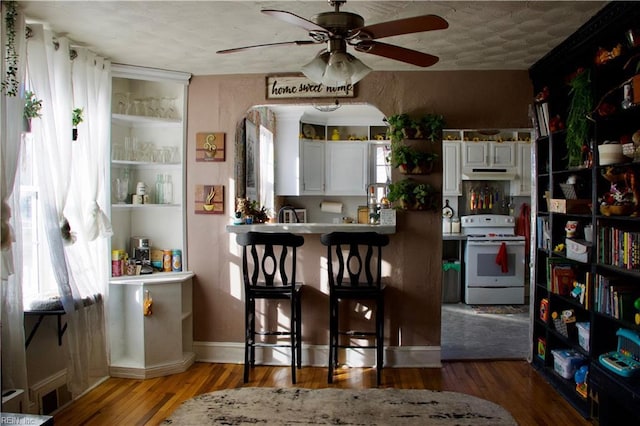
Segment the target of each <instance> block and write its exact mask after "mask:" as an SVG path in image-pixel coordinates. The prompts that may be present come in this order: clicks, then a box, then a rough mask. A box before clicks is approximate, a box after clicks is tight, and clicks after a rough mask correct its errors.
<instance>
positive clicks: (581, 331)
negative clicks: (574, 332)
mask: <svg viewBox="0 0 640 426" xmlns="http://www.w3.org/2000/svg"><path fill="white" fill-rule="evenodd" d="M576 327H577V328H578V343H579V344H580V346H582V349H584V350H585V351H588V350H589V328H590V324H589V323H588V322H577V323H576Z"/></svg>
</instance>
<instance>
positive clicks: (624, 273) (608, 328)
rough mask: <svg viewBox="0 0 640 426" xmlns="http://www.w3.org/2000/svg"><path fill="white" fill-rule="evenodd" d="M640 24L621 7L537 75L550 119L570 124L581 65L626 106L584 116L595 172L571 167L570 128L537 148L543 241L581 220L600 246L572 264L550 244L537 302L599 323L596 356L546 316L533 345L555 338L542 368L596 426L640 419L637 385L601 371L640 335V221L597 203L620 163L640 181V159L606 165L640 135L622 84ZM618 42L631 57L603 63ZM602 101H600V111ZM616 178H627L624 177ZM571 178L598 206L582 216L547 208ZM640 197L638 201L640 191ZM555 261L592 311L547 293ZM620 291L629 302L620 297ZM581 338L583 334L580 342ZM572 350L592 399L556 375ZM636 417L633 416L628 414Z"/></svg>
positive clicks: (639, 14) (534, 70) (595, 89)
mask: <svg viewBox="0 0 640 426" xmlns="http://www.w3.org/2000/svg"><path fill="white" fill-rule="evenodd" d="M639 20H640V8H639V7H638V6H637V4H632V3H630V2H611V3H609V4H607V5H606V6H605V7H604V8H603V9H602V11H601V12H600V13H598V14H597V15H595V16H594V17H593V18H592V19H591V20H590V21H589V22H588V23H587V24H585V25H584V26H583V27H582V28H580V29H579V30H578V31H577V32H576V34H574V35H572V36H570V37H569V38H568V39H567V40H566V41H565V42H563V43H561V44H560V45H559V46H558V47H557V48H555V49H554V50H553V51H551V52H550V53H549V54H547V55H546V56H545V57H544V58H543V59H541V60H540V61H538V62H537V63H536V64H535V65H534V66H532V67H531V68H530V70H529V74H530V77H531V80H532V82H533V86H534V96H535V95H536V93H539V92H541V91H545V89H546V90H547V91H548V96H547V100H546V107H548V110H549V114H548V115H549V116H556V115H559V116H560V117H561V119H562V120H566V119H567V116H568V114H567V112H568V111H570V109H571V106H572V102H573V95H574V93H575V91H574V90H573V89H572V88H571V86H570V85H568V84H567V81H568V80H569V78H570V76H571V75H573V73H575V71H576V69H578V68H579V67H581V68H584V69H585V70H589V71H590V72H591V75H590V81H589V85H590V88H591V93H592V94H593V98H594V99H595V103H596V104H597V103H598V102H600V100H601V99H602V100H603V101H607V102H610V103H611V104H612V105H614V106H615V108H616V111H615V112H614V113H613V114H612V115H611V116H606V117H599V116H594V117H588V116H586V117H585V116H584V114H582V113H581V115H580V116H578V117H583V120H584V122H582V123H579V125H580V124H583V125H584V126H585V127H586V129H587V135H586V136H585V137H583V141H585V142H589V146H590V147H591V149H592V150H593V151H594V152H593V162H592V164H593V166H592V167H589V168H587V167H580V168H571V169H569V168H568V167H566V166H567V157H568V155H567V154H568V151H567V146H566V141H567V139H568V137H569V136H570V135H569V132H568V131H567V130H566V129H565V130H562V131H559V132H551V133H550V134H549V135H548V136H545V137H544V138H539V139H538V143H537V144H536V145H535V149H536V153H535V154H536V158H537V164H536V167H535V170H536V171H537V175H536V188H537V198H536V199H537V200H538V201H539V203H537V206H536V207H537V211H534V212H533V213H534V216H535V218H536V225H537V227H538V229H536V230H535V232H534V233H535V234H536V235H540V236H542V235H543V233H542V231H543V229H542V227H543V226H544V227H545V231H546V232H545V235H544V236H545V238H547V237H548V238H550V241H551V243H552V244H553V246H555V245H556V244H558V243H564V242H565V224H566V222H567V220H577V221H578V222H579V227H584V226H585V225H587V224H591V225H592V227H593V231H592V232H593V245H592V246H591V247H590V250H591V252H590V253H589V259H588V261H587V262H578V261H576V260H573V259H569V258H567V257H566V255H565V254H564V253H552V252H550V251H548V250H545V249H541V248H538V249H537V250H535V251H532V256H533V259H532V263H533V265H534V269H533V271H532V277H531V279H532V280H533V281H534V282H535V283H541V284H536V285H535V286H533V287H532V291H533V293H534V294H533V295H532V297H533V300H534V301H535V303H536V304H539V303H540V301H541V300H542V299H543V298H546V299H548V300H549V307H548V310H549V312H554V311H555V312H559V311H561V310H563V309H573V311H574V313H575V316H576V319H577V321H578V322H583V321H589V323H590V336H589V350H585V349H583V348H582V347H581V346H580V345H579V344H578V343H579V342H578V337H579V333H578V332H577V330H573V331H572V332H570V333H569V338H566V337H564V336H563V335H561V334H560V333H559V332H558V331H556V330H555V327H554V326H553V323H552V322H550V323H549V324H545V323H543V322H542V321H540V320H535V321H534V327H535V328H534V332H535V333H534V335H533V341H532V344H533V347H534V348H537V338H539V337H544V338H546V339H547V360H546V361H541V360H536V359H535V358H536V352H535V351H534V352H533V357H534V361H533V362H532V364H533V365H534V367H535V368H536V369H539V371H541V372H542V374H543V375H544V376H545V378H546V379H547V380H548V381H549V382H550V383H551V384H552V385H553V386H554V387H555V388H556V389H557V391H558V393H559V394H560V395H562V396H563V397H564V398H565V399H567V401H569V402H570V403H571V404H572V405H574V407H576V409H577V410H578V411H580V412H581V413H582V414H583V415H584V416H585V417H587V416H589V415H591V414H593V416H594V423H599V424H600V425H602V426H606V425H617V424H622V421H623V420H627V419H630V418H636V417H633V416H637V407H638V405H637V404H638V400H639V399H640V398H639V397H638V387H637V386H636V387H635V388H633V387H629V386H627V385H628V383H629V382H628V381H627V380H625V379H624V378H622V377H616V375H612V374H607V373H606V372H605V373H604V374H602V372H601V371H600V370H602V369H601V368H597V366H598V363H599V361H598V357H599V355H600V354H602V353H605V352H608V351H612V350H616V348H617V346H618V336H617V335H616V331H617V330H618V329H619V328H629V329H632V330H636V331H639V332H640V326H636V325H635V324H631V321H632V320H633V316H634V314H635V311H634V310H633V307H630V306H629V302H631V304H632V303H633V301H634V300H635V299H636V298H637V297H640V284H638V283H640V279H639V278H640V270H638V269H625V267H624V266H623V265H626V266H632V267H634V268H638V262H637V261H636V258H635V257H634V256H633V254H634V249H635V248H636V245H635V244H636V239H637V238H638V236H640V218H637V217H630V216H604V215H602V214H600V211H599V206H598V202H597V201H596V200H597V198H598V197H601V196H602V195H604V194H605V193H606V192H609V191H611V187H612V183H611V182H610V181H608V180H607V179H605V178H604V177H603V176H602V174H603V172H604V171H605V170H608V169H609V168H611V167H613V168H617V167H620V168H624V169H627V168H629V169H631V170H632V171H633V172H634V173H636V176H635V177H636V178H637V177H640V175H639V174H638V173H640V167H639V166H638V165H640V162H638V163H632V162H622V163H616V164H608V165H599V160H600V156H599V151H598V148H597V146H599V145H602V144H603V143H604V141H607V140H609V141H620V140H621V139H622V137H623V136H631V134H633V133H634V132H636V131H637V130H638V119H639V118H640V107H634V108H632V109H629V110H621V109H620V103H621V102H622V89H618V87H619V86H620V83H621V82H623V81H626V80H627V79H628V78H629V77H631V75H633V74H630V73H636V71H635V70H623V66H624V64H625V62H627V60H628V59H629V58H630V57H631V56H633V55H637V54H638V52H640V47H635V48H633V49H631V51H629V49H628V48H627V45H626V43H627V41H626V34H625V33H626V31H627V29H629V28H635V24H636V23H637V22H638V21H639ZM618 43H621V44H623V46H624V52H623V54H622V56H621V57H619V58H615V59H612V60H610V61H609V62H607V63H606V64H603V65H596V64H594V52H597V51H598V49H599V48H601V47H602V48H604V49H611V48H612V47H613V46H616V45H617V44H618ZM634 66H635V64H634ZM596 104H594V109H595V107H596ZM543 112H544V111H543ZM593 115H595V114H593ZM543 118H544V115H543ZM616 174H620V173H618V172H616ZM571 175H576V176H577V177H578V179H579V182H577V183H581V184H584V185H582V186H583V188H581V191H580V192H581V193H580V194H578V195H579V198H582V199H588V200H589V202H593V204H594V205H593V207H592V208H591V209H585V210H582V211H581V213H579V214H572V213H556V212H551V213H549V212H546V211H541V209H542V210H545V209H546V203H545V198H544V194H545V191H550V192H551V195H552V198H565V197H564V196H561V195H560V194H564V192H563V191H562V187H561V186H560V184H562V183H565V182H566V181H567V179H568V177H569V176H571ZM616 179H617V181H616V182H614V183H615V184H616V188H617V189H618V190H623V191H626V192H631V193H633V190H632V189H627V185H629V184H628V182H630V181H633V179H629V175H625V176H624V178H623V179H620V177H616ZM629 186H630V185H629ZM576 192H578V191H576ZM626 196H628V195H626ZM634 198H637V197H636V196H635V195H634ZM549 231H550V232H549ZM578 232H579V234H578V235H580V236H581V235H582V233H581V232H580V229H579V230H578ZM548 259H561V262H563V263H564V260H566V262H567V263H570V264H571V265H572V267H573V268H574V269H575V271H576V278H577V280H578V281H579V282H581V283H584V284H586V286H587V289H588V290H589V291H588V293H587V299H586V300H585V305H586V306H589V309H586V308H585V306H583V304H581V303H579V301H578V300H575V299H574V298H572V297H570V296H560V295H558V294H553V293H551V292H550V291H549V290H547V288H546V279H547V277H546V275H547V263H548ZM600 261H606V262H607V263H615V264H616V265H620V266H623V267H618V266H613V265H610V264H603V263H598V262H600ZM620 294H624V295H625V296H621V297H617V298H616V297H615V296H616V295H620ZM596 304H597V305H598V306H599V309H602V310H603V311H604V310H605V309H606V310H611V312H617V313H620V316H622V315H624V318H625V320H619V319H616V318H613V317H612V316H610V315H609V314H604V313H599V312H597V311H596V310H595V306H596ZM621 307H622V308H624V309H621ZM623 311H624V313H623ZM573 333H576V335H575V336H574V335H573ZM565 346H566V347H568V348H572V349H573V350H576V351H578V352H579V353H580V354H582V355H585V356H586V357H587V359H588V360H589V363H590V366H591V368H592V369H593V371H592V370H590V371H589V375H588V377H589V382H590V383H589V386H590V389H589V393H588V397H587V398H582V397H581V396H580V395H579V394H578V393H577V392H576V391H575V383H574V382H573V380H571V379H568V380H567V379H563V378H560V377H559V376H558V375H557V374H556V373H555V372H554V371H553V368H552V366H553V359H552V356H550V352H551V350H552V349H556V348H561V347H565ZM550 358H551V359H550ZM592 383H596V384H597V386H598V389H597V390H594V388H595V387H594V386H592ZM638 383H640V382H638V381H637V380H636V384H638ZM592 398H593V399H592ZM621 400H625V401H627V402H629V401H632V404H631V405H629V406H630V407H631V406H633V408H632V411H628V412H627V413H625V414H619V412H621V408H622V407H621V406H620V405H619V401H621ZM632 412H633V416H630V415H628V414H629V413H632ZM632 423H633V422H632ZM636 423H637V422H636ZM629 424H631V423H629ZM634 424H635V423H634Z"/></svg>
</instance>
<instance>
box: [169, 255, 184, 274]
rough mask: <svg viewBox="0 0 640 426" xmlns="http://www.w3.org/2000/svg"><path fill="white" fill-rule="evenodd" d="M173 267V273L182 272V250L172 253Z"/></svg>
mask: <svg viewBox="0 0 640 426" xmlns="http://www.w3.org/2000/svg"><path fill="white" fill-rule="evenodd" d="M171 267H172V269H173V272H180V271H182V250H173V252H172V253H171Z"/></svg>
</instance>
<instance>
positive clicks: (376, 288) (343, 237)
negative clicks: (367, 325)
mask: <svg viewBox="0 0 640 426" xmlns="http://www.w3.org/2000/svg"><path fill="white" fill-rule="evenodd" d="M320 242H321V243H322V244H323V245H325V246H326V247H327V273H328V275H329V276H328V280H329V371H328V382H329V383H333V374H334V370H335V368H336V366H337V365H338V349H339V348H357V349H358V350H360V349H375V350H376V383H377V384H378V386H379V385H380V383H381V381H382V366H383V362H384V360H383V357H384V286H383V284H382V247H384V246H386V245H388V244H389V237H388V236H386V235H383V234H378V233H376V232H332V233H329V234H324V235H322V236H321V237H320ZM341 300H352V301H354V300H355V301H358V302H365V301H369V302H373V303H372V305H373V306H374V307H375V326H374V327H373V330H371V329H369V330H348V329H346V328H344V329H343V328H341V323H340V309H339V308H340V301H341ZM354 338H366V339H371V338H373V344H365V345H362V344H355V343H352V341H353V339H354Z"/></svg>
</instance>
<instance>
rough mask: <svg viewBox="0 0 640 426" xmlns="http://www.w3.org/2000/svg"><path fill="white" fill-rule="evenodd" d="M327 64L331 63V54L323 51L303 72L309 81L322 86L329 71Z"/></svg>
mask: <svg viewBox="0 0 640 426" xmlns="http://www.w3.org/2000/svg"><path fill="white" fill-rule="evenodd" d="M327 62H329V52H327V51H326V50H321V51H320V53H318V54H317V55H316V57H315V58H313V59H312V60H311V62H309V63H308V64H306V65H305V66H303V67H302V69H301V71H302V73H303V74H304V75H305V76H306V77H307V78H308V79H309V80H311V81H313V82H314V83H318V84H320V83H322V77H323V76H324V73H325V70H326V69H327Z"/></svg>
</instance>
